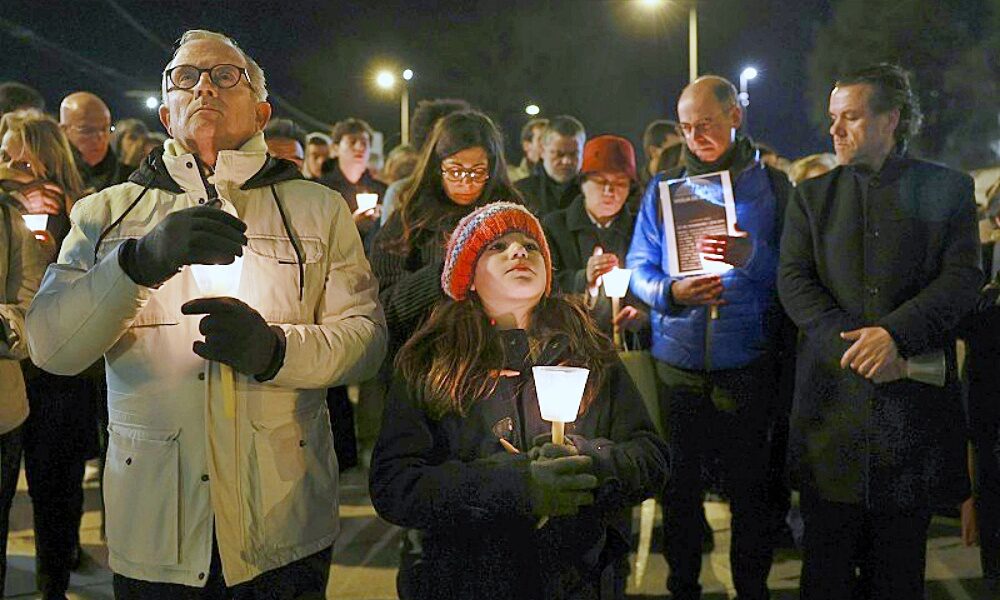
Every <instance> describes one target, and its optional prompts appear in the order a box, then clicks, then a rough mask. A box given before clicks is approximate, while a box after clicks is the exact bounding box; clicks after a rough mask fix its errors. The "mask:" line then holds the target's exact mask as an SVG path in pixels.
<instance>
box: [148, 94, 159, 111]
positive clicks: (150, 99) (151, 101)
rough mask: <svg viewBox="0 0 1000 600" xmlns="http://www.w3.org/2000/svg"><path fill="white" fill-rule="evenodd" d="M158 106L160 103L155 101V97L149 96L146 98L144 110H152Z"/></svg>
mask: <svg viewBox="0 0 1000 600" xmlns="http://www.w3.org/2000/svg"><path fill="white" fill-rule="evenodd" d="M159 105H160V101H159V100H157V99H156V97H155V96H149V97H148V98H146V108H148V109H149V110H153V109H155V108H156V107H157V106H159Z"/></svg>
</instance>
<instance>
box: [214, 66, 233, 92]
mask: <svg viewBox="0 0 1000 600" xmlns="http://www.w3.org/2000/svg"><path fill="white" fill-rule="evenodd" d="M239 82H240V69H239V67H235V66H233V65H216V66H214V67H212V83H214V84H215V85H217V86H219V87H220V88H231V87H233V86H234V85H236V84H237V83H239Z"/></svg>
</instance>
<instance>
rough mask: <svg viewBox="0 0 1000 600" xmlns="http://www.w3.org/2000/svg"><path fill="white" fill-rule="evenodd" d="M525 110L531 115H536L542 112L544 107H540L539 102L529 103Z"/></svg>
mask: <svg viewBox="0 0 1000 600" xmlns="http://www.w3.org/2000/svg"><path fill="white" fill-rule="evenodd" d="M524 112H525V114H527V115H528V116H529V117H534V116H536V115H537V114H538V113H540V112H542V109H540V108H538V105H537V104H529V105H527V106H525V107H524Z"/></svg>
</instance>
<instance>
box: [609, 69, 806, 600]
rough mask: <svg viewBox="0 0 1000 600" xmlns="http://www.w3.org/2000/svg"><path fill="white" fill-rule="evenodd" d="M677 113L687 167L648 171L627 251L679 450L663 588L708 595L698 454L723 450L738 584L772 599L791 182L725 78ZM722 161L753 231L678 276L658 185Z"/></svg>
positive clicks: (701, 84)
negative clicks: (714, 268)
mask: <svg viewBox="0 0 1000 600" xmlns="http://www.w3.org/2000/svg"><path fill="white" fill-rule="evenodd" d="M677 113H678V117H679V121H680V123H681V129H682V131H683V133H684V140H685V142H686V147H685V148H684V151H683V159H682V167H681V168H680V169H678V170H675V171H672V172H667V173H660V174H658V175H656V176H655V177H654V178H653V180H652V181H651V182H650V184H649V186H648V188H647V189H646V194H645V196H644V197H643V200H642V207H641V209H640V212H639V215H638V218H637V220H636V228H635V233H634V235H633V238H632V245H631V248H630V249H629V252H628V256H627V259H626V262H627V264H628V266H629V267H630V268H632V269H634V271H633V274H632V283H631V289H632V292H633V293H634V294H635V295H636V296H638V297H639V298H640V299H642V300H643V301H644V302H646V303H647V304H648V305H649V306H650V308H651V311H652V324H653V356H654V357H655V358H656V370H657V375H658V377H659V379H660V381H661V383H662V384H663V386H662V388H663V389H662V392H661V394H662V395H661V405H662V406H661V413H662V414H663V415H664V423H663V425H664V431H666V432H667V437H668V441H669V443H670V446H671V451H672V456H673V457H674V461H675V464H674V469H675V470H674V473H673V476H672V477H671V480H670V482H669V484H668V488H667V489H666V490H665V491H664V531H665V541H664V555H665V557H666V559H667V562H668V564H669V566H670V577H669V579H668V581H667V588H668V589H669V590H670V592H671V593H672V594H673V596H672V597H673V598H675V600H688V599H693V598H699V597H700V595H701V586H700V585H699V583H698V576H699V573H700V570H701V528H700V525H699V523H700V522H701V521H700V518H699V513H700V511H701V501H702V493H703V482H702V465H703V463H705V462H706V461H707V460H708V459H710V458H715V457H717V458H720V459H721V461H722V465H723V466H724V473H723V475H724V481H725V483H726V488H727V490H726V491H727V493H728V495H729V497H730V501H731V507H732V514H733V520H732V532H733V535H732V549H731V552H730V562H731V566H732V572H733V581H734V583H735V587H736V592H737V594H738V595H739V597H740V599H741V600H755V599H760V598H767V597H768V590H767V575H768V572H769V571H770V568H771V554H772V542H771V539H770V538H771V535H770V529H771V524H772V518H771V512H770V510H769V507H768V492H767V490H768V475H767V473H768V457H769V452H770V448H769V439H768V430H769V417H770V414H771V411H772V408H774V406H775V398H776V397H777V396H779V395H780V394H779V393H778V388H779V384H778V377H777V374H778V367H779V365H778V362H779V361H778V359H777V356H776V351H777V340H778V336H779V330H780V329H781V327H780V324H781V309H780V306H779V304H778V300H777V293H776V290H775V280H776V274H777V267H778V240H779V239H780V226H781V219H782V217H783V207H784V206H785V203H786V200H787V197H788V195H789V194H790V191H791V184H790V183H789V182H788V179H787V178H786V177H785V175H784V174H783V173H781V172H780V171H775V170H773V169H770V168H769V167H766V166H764V165H763V163H761V162H760V159H759V155H758V152H757V150H756V148H755V147H754V145H753V142H752V141H751V140H750V139H749V138H748V137H746V136H744V135H743V134H741V133H739V132H738V129H739V127H740V123H741V121H742V118H743V114H742V110H741V108H740V106H739V104H738V102H737V95H736V89H735V88H734V87H733V84H732V83H730V82H729V81H727V80H725V79H723V78H721V77H716V76H705V77H701V78H699V79H698V80H696V81H695V82H693V83H691V84H690V85H689V86H688V87H687V88H685V90H684V92H683V93H682V94H681V97H680V100H679V101H678V104H677ZM723 170H728V171H729V173H730V177H731V179H732V181H733V190H734V196H735V200H736V220H737V224H738V227H739V229H740V230H741V231H743V232H745V236H744V237H729V236H709V237H708V238H705V239H704V240H702V242H701V244H700V250H701V251H702V252H704V253H706V254H712V255H716V256H717V257H718V258H719V259H720V260H723V261H724V262H727V263H729V264H732V265H733V266H734V267H735V268H733V269H732V270H730V271H727V272H725V273H723V274H721V275H703V276H695V277H687V278H675V277H671V276H670V275H669V268H668V265H669V256H668V249H669V248H668V244H667V238H666V233H665V232H664V227H663V219H662V212H661V203H660V191H659V184H660V182H662V181H666V180H668V179H674V178H678V177H686V176H694V175H702V174H706V173H712V172H716V171H723Z"/></svg>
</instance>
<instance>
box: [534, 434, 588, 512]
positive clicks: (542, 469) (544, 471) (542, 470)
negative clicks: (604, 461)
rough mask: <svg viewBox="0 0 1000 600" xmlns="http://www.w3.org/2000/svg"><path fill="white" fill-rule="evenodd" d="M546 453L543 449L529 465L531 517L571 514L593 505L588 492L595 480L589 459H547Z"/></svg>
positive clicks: (567, 457) (569, 457) (577, 457)
mask: <svg viewBox="0 0 1000 600" xmlns="http://www.w3.org/2000/svg"><path fill="white" fill-rule="evenodd" d="M550 446H553V447H554V445H552V444H550ZM546 454H548V453H547V452H545V450H543V451H542V452H541V455H540V456H539V458H537V459H535V460H532V461H531V465H530V471H529V473H530V477H529V479H528V487H529V489H530V492H531V506H532V511H533V512H534V514H535V516H538V517H548V516H553V517H558V516H564V515H575V514H576V513H577V512H578V511H579V509H580V507H581V506H588V505H590V504H593V503H594V495H593V494H592V493H591V490H593V489H594V488H595V487H597V478H596V477H594V476H593V475H592V474H591V466H592V460H591V458H590V457H589V456H565V455H564V456H560V457H559V458H548V457H547V456H546Z"/></svg>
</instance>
